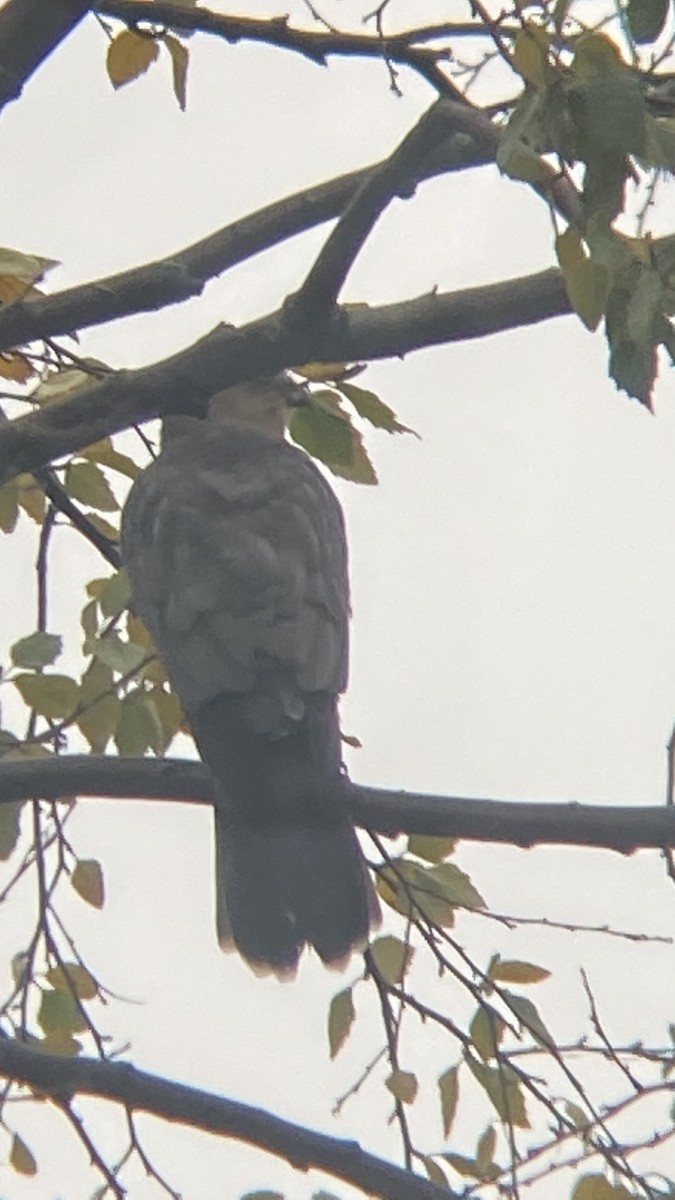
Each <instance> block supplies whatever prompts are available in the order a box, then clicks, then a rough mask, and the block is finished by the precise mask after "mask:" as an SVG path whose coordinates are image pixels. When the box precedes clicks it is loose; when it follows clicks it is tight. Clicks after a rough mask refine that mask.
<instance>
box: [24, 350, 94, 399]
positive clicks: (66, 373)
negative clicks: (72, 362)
mask: <svg viewBox="0 0 675 1200" xmlns="http://www.w3.org/2000/svg"><path fill="white" fill-rule="evenodd" d="M82 362H83V363H85V364H87V365H89V364H91V371H85V370H84V369H83V368H82V367H63V368H61V369H60V370H58V371H52V372H51V374H50V375H48V376H47V378H46V379H43V381H42V383H40V384H38V386H37V387H36V388H33V391H32V392H31V394H30V398H31V400H33V401H35V403H36V404H40V405H42V406H45V407H46V406H47V405H49V404H54V403H55V402H56V401H58V400H63V399H64V397H65V396H69V395H71V394H72V393H73V392H79V391H81V389H82V388H86V387H91V385H92V384H94V383H96V382H97V380H98V378H99V377H100V375H101V374H108V373H109V368H107V366H106V364H105V363H101V362H99V360H98V359H91V358H85V359H82Z"/></svg>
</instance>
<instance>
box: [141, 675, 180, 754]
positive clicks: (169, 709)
mask: <svg viewBox="0 0 675 1200" xmlns="http://www.w3.org/2000/svg"><path fill="white" fill-rule="evenodd" d="M149 699H150V702H151V703H152V704H153V705H154V706H155V709H156V711H157V715H158V717H159V720H160V722H161V726H162V730H163V732H164V741H163V744H162V746H161V752H162V753H164V752H165V751H166V749H167V746H169V744H170V743H171V742H172V741H173V739H174V738H175V736H176V734H177V733H178V731H179V730H180V728H181V725H183V724H184V722H185V717H184V715H183V710H182V708H181V703H180V700H179V699H178V696H177V695H176V693H175V692H165V691H164V688H162V687H154V688H153V689H152V691H151V692H150V693H149Z"/></svg>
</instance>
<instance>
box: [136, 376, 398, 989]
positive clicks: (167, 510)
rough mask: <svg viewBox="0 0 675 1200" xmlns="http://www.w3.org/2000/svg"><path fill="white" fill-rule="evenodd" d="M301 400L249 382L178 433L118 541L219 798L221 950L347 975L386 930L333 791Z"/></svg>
mask: <svg viewBox="0 0 675 1200" xmlns="http://www.w3.org/2000/svg"><path fill="white" fill-rule="evenodd" d="M293 386H294V385H292V384H291V383H290V381H288V380H287V379H286V378H285V377H283V376H281V377H277V378H276V379H275V380H271V381H270V380H265V381H256V382H255V384H253V385H244V387H243V388H242V389H231V390H230V391H229V392H224V393H221V396H220V397H219V398H217V399H219V400H220V401H221V403H220V404H219V405H217V406H215V410H216V412H217V414H218V417H219V419H218V420H213V419H210V420H205V421H199V420H196V419H193V418H189V417H181V418H178V419H177V420H175V421H174V422H173V423H168V424H167V430H168V433H167V439H166V443H165V446H164V448H163V450H162V453H161V454H160V456H159V457H158V459H157V460H156V461H155V462H154V463H153V464H152V465H151V466H150V467H148V469H147V470H146V471H145V472H144V473H143V475H142V476H141V477H140V479H139V480H138V481H137V483H136V484H135V486H134V487H133V488H132V491H131V493H130V496H129V500H128V502H127V506H126V509H125V513H124V519H123V528H122V552H123V559H124V561H125V563H126V566H127V568H128V570H129V575H130V578H131V583H132V590H133V597H134V605H135V608H136V611H137V612H138V615H139V616H140V617H141V618H142V620H143V621H144V622H145V624H146V625H147V627H148V629H149V630H150V632H151V633H152V636H153V639H154V641H155V644H156V645H157V648H158V650H159V652H160V654H161V655H162V658H163V659H164V662H165V665H166V668H167V671H168V674H169V676H170V678H171V681H172V684H173V686H174V687H175V689H176V691H177V693H178V695H179V696H180V698H181V701H182V704H183V707H184V709H185V711H186V714H187V715H188V717H189V719H190V722H191V725H192V728H193V731H194V733H195V739H196V741H197V744H198V747H199V749H200V753H201V755H202V757H203V759H204V761H205V762H206V763H207V765H208V766H209V767H210V769H211V771H212V773H213V774H214V777H215V779H216V783H217V804H216V859H217V862H216V868H217V894H218V895H217V919H218V931H219V937H220V940H221V942H222V943H223V944H224V945H230V944H232V943H234V944H235V945H236V946H237V947H238V949H239V950H240V951H241V952H242V954H243V955H244V957H246V958H247V959H248V960H249V961H250V962H251V963H252V964H253V965H254V966H255V967H256V968H259V969H261V970H265V969H267V970H272V971H274V972H275V973H277V974H278V975H280V976H282V977H283V976H286V975H289V974H292V973H293V972H294V970H295V967H296V965H297V961H298V958H299V955H300V953H301V951H302V948H303V946H304V945H305V944H307V943H309V944H311V945H313V946H314V947H315V949H316V950H317V952H318V953H319V955H320V957H321V958H322V959H323V960H324V961H325V962H327V963H329V964H333V963H338V964H339V963H341V962H343V961H344V960H345V959H346V958H347V957H348V955H349V953H350V951H351V950H352V949H353V948H354V947H356V946H359V945H361V944H363V943H364V942H365V941H366V939H367V936H368V930H369V927H370V925H371V924H372V923H373V921H374V920H376V919H377V915H378V906H377V901H376V899H375V896H374V892H373V890H372V885H371V883H370V879H369V877H368V875H367V871H366V869H365V864H364V862H363V858H362V855H361V851H360V848H359V845H358V841H357V839H356V835H355V832H354V829H353V826H352V824H351V821H350V819H349V816H348V813H347V811H346V808H345V803H344V795H343V788H342V787H341V784H342V772H343V768H342V765H341V753H340V734H339V721H338V714H337V698H338V695H339V694H340V693H341V692H342V691H344V689H345V687H346V683H347V669H348V620H349V585H348V574H347V550H346V540H345V532H344V522H343V517H342V511H341V508H340V505H339V503H338V501H337V498H336V497H335V495H334V493H333V491H332V489H331V488H330V487H329V485H328V483H327V482H326V480H325V479H324V478H323V476H322V474H321V472H320V471H319V470H318V468H317V467H316V466H315V465H314V463H313V462H312V460H311V459H310V458H308V456H307V455H306V454H304V453H303V452H302V451H301V450H299V449H297V448H296V447H294V446H292V445H290V444H289V443H288V442H286V441H284V440H282V437H280V436H279V434H280V432H281V431H282V429H283V426H282V425H281V424H278V425H277V424H276V423H274V424H273V425H272V426H270V423H269V420H268V417H269V414H270V412H274V414H276V411H277V409H278V407H279V404H280V401H281V400H283V399H285V398H288V395H289V392H290V390H291V389H292V387H293ZM261 398H263V399H264V401H265V405H266V408H265V413H266V416H265V420H264V421H263V420H259V421H258V424H259V425H262V426H263V428H253V427H249V426H248V425H247V424H246V420H247V415H248V410H249V408H250V407H251V402H252V407H253V409H255V404H256V403H257V402H258V401H259V400H260V399H261ZM241 400H243V415H242V404H241V403H240V401H241ZM252 419H256V418H255V412H253V413H252ZM274 419H275V422H276V415H275V418H274ZM270 429H273V430H274V434H275V435H276V436H274V435H273V433H271V432H270Z"/></svg>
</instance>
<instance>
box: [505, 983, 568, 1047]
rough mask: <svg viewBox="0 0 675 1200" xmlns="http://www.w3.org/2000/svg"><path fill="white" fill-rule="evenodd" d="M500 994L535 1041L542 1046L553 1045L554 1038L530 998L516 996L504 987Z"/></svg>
mask: <svg viewBox="0 0 675 1200" xmlns="http://www.w3.org/2000/svg"><path fill="white" fill-rule="evenodd" d="M502 996H503V998H504V1000H505V1001H506V1002H507V1003H508V1005H509V1008H510V1009H511V1011H512V1012H514V1013H515V1015H516V1016H517V1018H518V1020H519V1021H520V1023H521V1025H522V1026H523V1028H524V1029H526V1030H527V1031H528V1033H530V1034H531V1035H532V1037H533V1038H534V1039H535V1041H537V1042H539V1043H540V1045H542V1046H548V1047H555V1041H554V1039H553V1038H552V1037H551V1034H550V1033H549V1031H548V1029H547V1028H546V1026H545V1025H544V1022H543V1021H542V1019H541V1017H540V1016H539V1012H538V1011H537V1007H536V1005H534V1004H533V1003H532V1001H531V1000H528V999H527V997H526V996H517V995H515V993H514V992H509V991H507V990H506V989H504V991H503V992H502Z"/></svg>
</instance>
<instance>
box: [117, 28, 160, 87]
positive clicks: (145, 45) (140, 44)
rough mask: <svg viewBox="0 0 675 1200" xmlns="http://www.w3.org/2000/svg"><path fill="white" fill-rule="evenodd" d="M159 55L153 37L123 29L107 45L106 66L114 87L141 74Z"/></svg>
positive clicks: (128, 81) (121, 85) (120, 85)
mask: <svg viewBox="0 0 675 1200" xmlns="http://www.w3.org/2000/svg"><path fill="white" fill-rule="evenodd" d="M158 55H159V46H158V45H157V42H156V40H155V39H154V38H152V37H149V36H146V35H143V34H140V33H136V32H135V31H134V30H133V29H125V30H123V31H122V33H118V35H117V37H116V38H114V40H113V41H112V42H111V43H110V45H109V46H108V54H107V58H106V66H107V68H108V77H109V79H110V82H111V83H112V85H113V87H114V88H120V87H123V86H124V84H125V83H131V81H132V80H133V79H138V77H139V75H143V74H144V73H145V71H147V69H148V67H149V66H151V65H152V63H153V62H154V61H155V59H156V58H157V56H158Z"/></svg>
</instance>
